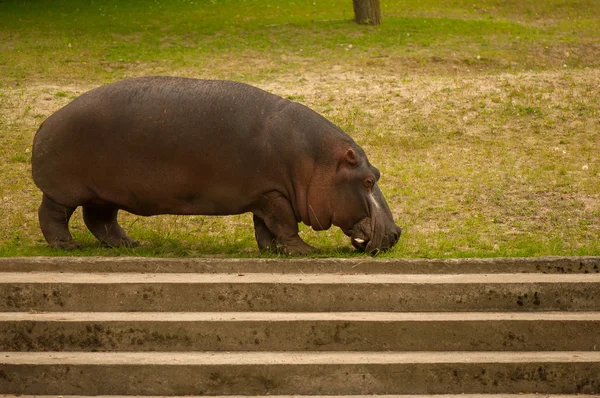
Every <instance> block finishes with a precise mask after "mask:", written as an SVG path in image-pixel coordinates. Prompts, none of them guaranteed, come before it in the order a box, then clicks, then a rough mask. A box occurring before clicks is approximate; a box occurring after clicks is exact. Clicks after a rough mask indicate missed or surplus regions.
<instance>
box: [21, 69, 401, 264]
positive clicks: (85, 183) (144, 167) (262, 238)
mask: <svg viewBox="0 0 600 398" xmlns="http://www.w3.org/2000/svg"><path fill="white" fill-rule="evenodd" d="M31 163H32V174H33V180H34V182H35V184H36V185H37V186H38V187H39V189H40V190H41V191H42V193H43V197H42V202H41V205H40V208H39V212H38V215H39V223H40V227H41V230H42V233H43V235H44V237H45V238H46V240H47V241H48V243H49V244H50V246H52V247H56V248H62V249H74V248H77V247H79V245H78V244H77V243H76V242H75V241H74V240H73V238H72V236H71V234H70V232H69V226H68V224H69V219H70V217H71V215H72V214H73V212H74V211H75V209H76V208H77V207H79V206H82V207H83V219H84V222H85V225H86V226H87V228H88V229H89V230H90V232H91V233H92V234H93V235H94V236H95V237H96V238H97V239H98V240H99V241H100V242H102V243H104V244H106V245H108V246H120V245H125V246H137V245H138V243H137V242H136V241H135V240H133V239H132V238H131V237H129V236H128V235H127V233H125V231H124V230H123V229H122V228H121V226H120V225H119V224H118V222H117V212H118V211H119V210H125V211H127V212H130V213H133V214H136V215H141V216H152V215H158V214H180V215H232V214H241V213H246V212H250V213H252V214H253V220H254V229H255V238H256V241H257V243H258V247H259V249H260V250H266V251H275V252H279V253H281V252H283V253H285V254H288V255H302V254H308V253H313V252H315V251H316V249H315V248H314V247H312V246H310V245H308V244H307V243H306V242H304V241H303V240H302V239H301V238H300V236H299V235H298V223H300V222H303V223H304V224H306V225H309V226H311V227H312V228H313V229H315V230H325V229H328V228H330V227H331V225H335V226H338V227H339V228H341V229H342V231H343V232H344V234H346V235H347V236H349V237H350V241H351V243H352V245H353V246H354V247H355V248H356V249H358V250H361V251H365V252H367V253H370V254H376V253H378V252H380V251H385V250H387V249H390V248H391V247H392V246H393V245H394V244H395V243H396V242H397V241H398V239H399V237H400V233H401V230H400V228H399V227H398V226H397V225H396V223H395V222H394V219H393V216H392V213H391V212H390V209H389V207H388V205H387V203H386V201H385V199H384V197H383V194H382V192H381V190H380V188H379V184H378V181H379V177H380V173H379V170H377V168H375V167H374V166H373V165H371V163H369V160H368V159H367V155H366V154H365V152H364V151H363V149H362V148H361V147H360V146H358V145H357V144H356V142H354V140H353V139H352V138H350V137H349V136H348V135H347V134H346V133H345V132H344V131H342V130H341V129H340V128H339V127H337V126H336V125H334V124H333V123H331V122H330V121H329V120H327V119H326V118H325V117H323V116H321V115H320V114H318V113H317V112H315V111H313V110H311V109H309V108H308V107H306V106H304V105H302V104H299V103H296V102H292V101H289V100H287V99H284V98H282V97H279V96H277V95H274V94H270V93H268V92H266V91H263V90H261V89H259V88H256V87H253V86H250V85H247V84H243V83H238V82H233V81H224V80H200V79H191V78H179V77H166V76H154V77H142V78H134V79H127V80H122V81H118V82H115V83H112V84H108V85H105V86H101V87H98V88H95V89H93V90H91V91H88V92H87V93H84V94H82V95H81V96H79V97H78V98H76V99H75V100H73V101H72V102H71V103H69V104H68V105H66V106H65V107H63V108H62V109H60V110H58V111H57V112H56V113H54V114H52V115H51V116H50V117H48V118H47V119H46V120H45V121H44V122H43V123H42V124H41V126H40V128H39V129H38V131H37V133H36V135H35V138H34V140H33V151H32V159H31Z"/></svg>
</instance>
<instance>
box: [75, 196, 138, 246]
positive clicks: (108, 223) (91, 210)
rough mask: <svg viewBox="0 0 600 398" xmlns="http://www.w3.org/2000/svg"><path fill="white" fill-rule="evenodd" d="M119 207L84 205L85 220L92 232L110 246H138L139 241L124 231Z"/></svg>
mask: <svg viewBox="0 0 600 398" xmlns="http://www.w3.org/2000/svg"><path fill="white" fill-rule="evenodd" d="M118 211H119V209H118V208H117V207H114V206H111V205H104V206H83V221H84V222H85V225H86V227H88V229H89V230H90V232H91V233H92V234H93V235H94V236H95V237H96V239H98V240H99V241H100V242H102V243H103V244H104V245H107V246H110V247H120V246H125V247H137V246H139V245H140V244H139V242H137V241H135V240H133V239H132V238H130V237H129V235H127V234H126V233H125V231H123V228H121V226H120V225H119V223H118V222H117V213H118Z"/></svg>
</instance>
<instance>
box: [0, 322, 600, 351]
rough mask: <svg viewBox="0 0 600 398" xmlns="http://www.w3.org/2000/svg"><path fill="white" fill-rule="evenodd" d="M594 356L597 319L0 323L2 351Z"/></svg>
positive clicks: (598, 340)
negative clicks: (581, 353) (582, 353)
mask: <svg viewBox="0 0 600 398" xmlns="http://www.w3.org/2000/svg"><path fill="white" fill-rule="evenodd" d="M595 350H599V351H600V312H580V313H577V312H538V313H535V312H526V313H464V312H462V313H448V312H446V313H444V312H441V313H440V312H431V313H397V312H396V313H393V312H354V313H286V312H283V313H282V312H236V313H232V312H221V313H197V312H195V313H170V312H167V313H156V312H152V313H150V312H147V313H144V312H138V313H135V312H134V313H131V312H112V313H111V312H91V313H85V312H53V313H20V312H5V313H0V351H595Z"/></svg>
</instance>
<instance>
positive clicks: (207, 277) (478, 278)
mask: <svg viewBox="0 0 600 398" xmlns="http://www.w3.org/2000/svg"><path fill="white" fill-rule="evenodd" d="M1 275H2V278H1V279H0V284H1V285H7V284H16V283H27V284H51V283H52V284H57V283H61V284H92V285H93V284H188V285H189V284H232V283H234V284H302V285H311V284H312V285H351V284H385V285H395V284H400V285H406V284H461V285H466V284H487V283H498V284H515V283H554V284H557V283H560V284H572V283H600V274H567V275H560V274H525V273H523V274H518V273H510V274H447V275H428V274H373V275H356V274H273V273H251V274H190V273H169V274H160V273H69V272H6V273H2V274H1Z"/></svg>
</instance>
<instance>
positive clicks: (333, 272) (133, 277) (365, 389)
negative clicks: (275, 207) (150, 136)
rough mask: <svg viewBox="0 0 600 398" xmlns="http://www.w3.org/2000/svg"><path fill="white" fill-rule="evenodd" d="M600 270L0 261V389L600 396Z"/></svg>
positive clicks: (527, 265)
mask: <svg viewBox="0 0 600 398" xmlns="http://www.w3.org/2000/svg"><path fill="white" fill-rule="evenodd" d="M599 259H600V258H596V257H594V258H592V257H587V258H546V259H498V260H465V261H463V260H425V261H422V260H410V261H406V260H397V261H396V260H388V261H381V260H374V259H371V258H356V259H351V260H313V259H302V260H296V259H289V260H288V259H284V260H275V259H273V260H220V259H216V260H215V259H205V260H195V259H193V260H161V259H115V258H110V259H89V258H86V259H63V258H59V259H0V351H2V350H4V351H5V352H1V353H0V393H5V394H8V393H10V394H21V393H22V394H47V395H50V394H52V395H54V396H56V395H68V394H81V395H86V396H90V395H97V394H105V395H119V394H121V395H122V394H130V395H153V396H154V395H165V396H171V395H179V396H183V395H194V394H195V395H202V394H212V395H236V394H237V395H242V394H243V395H258V394H262V395H265V396H266V395H272V394H293V395H294V396H297V395H298V394H309V395H313V394H321V395H327V394H342V395H344V394H369V395H371V394H439V393H446V394H447V393H455V394H464V393H477V394H480V393H487V394H492V393H493V394H496V393H504V394H506V393H519V394H520V393H523V392H529V393H542V394H550V393H563V394H564V393H587V394H589V393H600V391H599V390H600V353H599V351H596V350H598V345H599V343H598V340H599V338H600V337H599V336H600V330H599V328H600V326H599V325H600V311H599V309H600V300H598V297H600V273H599V272H598V265H599V263H600V260H599ZM47 311H52V312H49V313H45V312H47ZM74 311H75V312H74ZM181 311H183V312H181ZM415 311H416V312H415ZM555 311H561V312H555ZM43 350H46V351H47V350H54V351H53V352H39V351H43ZM64 350H71V351H76V352H67V351H64ZM567 350H568V351H567ZM28 351H31V352H28ZM35 351H38V352H35ZM60 351H63V352H60ZM93 351H105V352H93ZM526 351H527V352H526ZM551 351H560V352H551ZM488 398H498V397H497V396H494V397H488ZM511 398H512V397H511Z"/></svg>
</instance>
